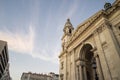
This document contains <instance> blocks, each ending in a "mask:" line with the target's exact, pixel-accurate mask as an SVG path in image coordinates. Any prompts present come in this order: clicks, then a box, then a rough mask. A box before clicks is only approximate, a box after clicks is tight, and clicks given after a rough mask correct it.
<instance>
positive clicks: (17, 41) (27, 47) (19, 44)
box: [0, 26, 59, 63]
mask: <svg viewBox="0 0 120 80" xmlns="http://www.w3.org/2000/svg"><path fill="white" fill-rule="evenodd" d="M27 32H28V33H20V32H11V31H9V30H8V29H6V30H5V31H0V36H1V37H0V40H5V41H7V42H8V48H9V50H11V51H14V52H16V53H22V54H28V55H31V56H32V57H33V58H39V59H42V60H45V61H50V62H54V63H57V58H58V55H57V53H58V52H59V51H58V49H57V48H56V47H55V48H54V49H53V50H52V49H50V48H49V46H47V47H46V48H43V47H42V46H40V45H34V43H35V29H34V28H33V26H29V29H28V31H27ZM36 48H39V50H36ZM50 52H51V53H52V54H51V55H50Z"/></svg>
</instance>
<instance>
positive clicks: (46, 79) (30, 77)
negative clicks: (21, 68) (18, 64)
mask: <svg viewBox="0 0 120 80" xmlns="http://www.w3.org/2000/svg"><path fill="white" fill-rule="evenodd" d="M21 80H59V75H58V74H55V73H52V72H51V73H49V74H37V73H31V72H28V73H23V74H22V76H21Z"/></svg>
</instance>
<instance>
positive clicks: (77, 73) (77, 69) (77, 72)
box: [76, 65, 80, 80]
mask: <svg viewBox="0 0 120 80" xmlns="http://www.w3.org/2000/svg"><path fill="white" fill-rule="evenodd" d="M76 75H77V80H80V79H79V66H78V65H77V67H76Z"/></svg>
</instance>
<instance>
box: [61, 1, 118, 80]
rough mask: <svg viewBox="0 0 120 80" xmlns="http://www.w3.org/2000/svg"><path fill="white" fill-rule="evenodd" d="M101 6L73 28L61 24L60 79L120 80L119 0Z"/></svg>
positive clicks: (68, 22)
mask: <svg viewBox="0 0 120 80" xmlns="http://www.w3.org/2000/svg"><path fill="white" fill-rule="evenodd" d="M104 8H105V9H103V10H100V11H98V12H97V13H96V14H94V15H93V16H91V17H90V18H88V19H87V20H86V21H84V22H83V23H81V24H80V25H78V27H77V28H76V29H75V30H74V27H73V26H72V24H71V22H70V19H68V20H67V22H66V23H65V26H64V29H63V31H64V35H63V37H62V51H61V53H60V55H59V59H60V69H59V71H60V80H120V0H116V1H115V2H114V3H113V4H112V5H111V4H110V3H106V4H105V5H104Z"/></svg>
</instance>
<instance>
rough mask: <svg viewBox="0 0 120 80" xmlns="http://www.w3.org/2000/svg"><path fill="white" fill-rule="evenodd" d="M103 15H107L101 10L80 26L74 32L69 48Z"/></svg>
mask: <svg viewBox="0 0 120 80" xmlns="http://www.w3.org/2000/svg"><path fill="white" fill-rule="evenodd" d="M101 15H106V13H105V12H104V11H103V10H101V11H99V12H98V13H96V14H95V15H93V16H92V17H90V18H89V19H87V20H86V21H84V23H82V24H80V25H78V28H77V29H76V30H75V31H74V33H73V35H72V36H71V38H70V40H69V43H68V45H67V46H69V45H70V44H71V43H72V42H73V41H75V40H76V39H77V38H78V36H80V35H81V34H82V33H83V32H84V31H85V30H86V29H87V28H88V27H89V26H90V25H91V24H93V23H94V22H95V21H96V20H97V19H98V18H100V16H101Z"/></svg>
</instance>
